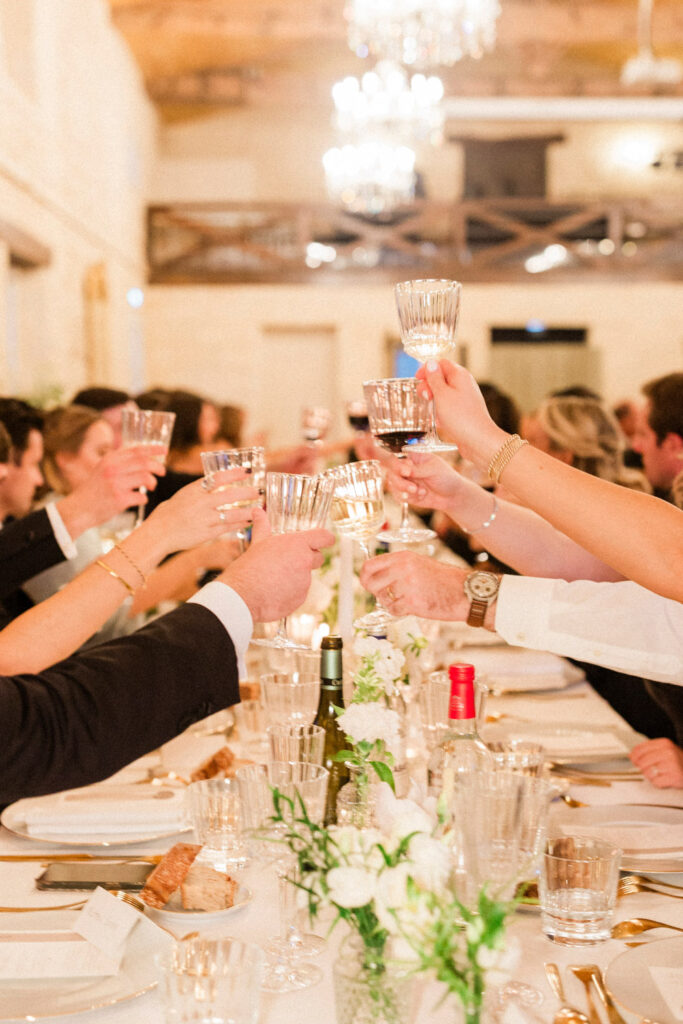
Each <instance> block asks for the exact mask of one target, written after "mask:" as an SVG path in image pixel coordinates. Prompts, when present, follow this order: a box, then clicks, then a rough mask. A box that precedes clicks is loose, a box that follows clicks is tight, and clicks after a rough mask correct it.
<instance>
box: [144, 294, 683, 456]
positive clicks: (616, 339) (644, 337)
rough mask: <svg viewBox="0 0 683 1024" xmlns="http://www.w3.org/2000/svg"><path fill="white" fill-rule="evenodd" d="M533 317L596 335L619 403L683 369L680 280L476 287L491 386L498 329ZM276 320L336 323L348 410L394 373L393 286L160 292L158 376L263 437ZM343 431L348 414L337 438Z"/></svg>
mask: <svg viewBox="0 0 683 1024" xmlns="http://www.w3.org/2000/svg"><path fill="white" fill-rule="evenodd" d="M531 317H539V318H541V319H543V320H545V321H546V322H547V324H548V325H550V326H563V327H572V326H581V327H583V326H585V327H587V328H588V331H589V343H590V345H591V346H593V347H595V348H597V349H598V351H599V352H600V354H601V363H602V367H603V379H602V380H601V381H596V382H595V383H596V386H597V387H599V388H600V389H602V391H603V393H604V394H605V396H606V397H607V398H608V399H610V400H616V399H619V398H622V397H624V396H626V395H637V394H638V391H639V388H640V385H641V384H642V383H643V382H644V381H646V380H649V379H650V378H652V377H655V376H657V375H659V374H664V373H669V372H671V371H672V370H679V369H680V368H681V366H683V291H682V290H681V288H680V287H679V286H677V285H673V284H645V283H644V284H638V285H631V286H629V287H623V286H619V285H614V284H612V285H605V284H599V285H591V286H588V285H585V284H584V285H564V286H558V285H555V286H553V287H546V286H535V285H530V286H528V287H526V288H524V287H521V288H520V287H516V286H510V285H502V286H501V285H474V284H468V285H467V286H466V287H465V288H464V291H463V308H462V317H461V321H460V329H459V336H460V339H461V340H462V341H463V342H466V343H467V345H468V349H469V355H470V367H471V369H472V371H473V372H474V373H475V375H477V376H478V377H480V378H482V379H483V378H485V377H486V376H487V375H488V372H489V356H490V349H489V344H488V338H489V329H490V328H491V327H492V326H501V325H514V324H517V325H520V326H522V325H524V324H525V323H526V322H527V320H529V319H530V318H531ZM274 325H275V326H278V327H283V326H288V327H292V328H296V327H301V328H306V327H310V326H316V327H321V326H324V327H332V328H333V330H334V333H335V338H336V344H337V352H336V364H337V367H338V371H337V372H338V378H337V395H336V398H337V400H338V405H339V406H340V407H341V403H342V402H343V401H344V400H347V399H350V398H355V397H358V396H359V395H360V392H361V383H362V381H363V380H367V379H371V378H374V377H380V376H386V375H387V373H388V372H389V367H388V365H387V363H386V358H385V347H384V346H385V338H386V336H387V334H394V335H395V334H396V333H397V322H396V314H395V309H394V305H393V296H392V290H391V287H389V286H386V285H382V286H367V287H363V286H355V287H353V288H344V287H334V288H332V287H323V286H297V287H284V286H266V285H262V286H244V287H235V286H225V287H222V286H207V287H204V286H193V287H189V286H188V287H181V286H175V287H162V286H155V287H153V288H150V289H149V293H148V301H147V303H146V307H145V326H146V336H147V357H148V363H147V376H148V381H149V383H150V384H151V385H154V384H168V385H172V386H178V387H188V388H192V389H194V390H197V391H200V392H202V393H204V394H207V395H209V396H210V397H213V398H214V399H216V400H217V401H221V402H230V403H235V404H239V405H243V406H245V407H246V408H247V410H248V413H249V430H251V431H255V430H258V429H259V428H260V426H261V425H262V423H263V417H262V415H261V411H262V409H263V408H264V405H265V403H267V401H268V395H266V394H264V393H263V390H262V387H261V377H262V374H261V371H260V368H261V367H262V366H263V364H264V360H265V359H266V358H267V344H266V341H265V339H264V332H265V329H266V328H268V327H272V326H274ZM540 358H542V356H541V354H540V349H539V359H540ZM566 383H574V382H573V381H567V382H566ZM282 387H283V388H289V389H291V392H292V416H293V417H295V416H297V415H298V409H299V405H300V404H301V396H300V395H299V393H298V390H297V368H296V366H295V365H293V366H292V367H291V373H290V376H289V378H288V379H287V380H283V381H282ZM307 398H308V401H309V402H311V403H315V401H316V396H315V395H312V394H311V395H308V396H307ZM341 426H342V423H341V418H340V417H338V420H337V432H338V433H339V431H340V430H341ZM271 440H272V441H277V439H271Z"/></svg>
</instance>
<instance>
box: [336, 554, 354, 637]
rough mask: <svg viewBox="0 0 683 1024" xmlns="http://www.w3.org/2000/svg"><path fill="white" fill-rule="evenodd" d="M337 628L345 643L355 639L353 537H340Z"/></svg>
mask: <svg viewBox="0 0 683 1024" xmlns="http://www.w3.org/2000/svg"><path fill="white" fill-rule="evenodd" d="M337 630H338V632H339V635H340V636H341V637H342V639H343V641H344V643H345V644H350V643H351V641H352V639H353V539H352V538H351V537H343V536H342V537H340V539H339V603H338V608H337Z"/></svg>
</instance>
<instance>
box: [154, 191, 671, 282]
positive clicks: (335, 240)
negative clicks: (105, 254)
mask: <svg viewBox="0 0 683 1024" xmlns="http://www.w3.org/2000/svg"><path fill="white" fill-rule="evenodd" d="M147 250H148V261H149V277H150V281H151V282H153V283H166V284H187V283H207V282H215V283H231V284H237V283H250V282H253V283H257V282H260V283H266V282H270V283H300V282H313V281H325V282H330V281H339V282H344V281H352V280H354V279H358V280H360V279H362V280H363V281H365V282H366V283H367V282H369V281H384V280H391V281H395V280H397V279H399V278H401V277H450V278H458V279H460V280H466V281H525V282H528V281H531V280H541V281H547V280H550V279H562V280H574V279H577V278H581V277H583V278H587V277H595V276H596V275H600V276H612V277H626V278H633V279H638V278H649V279H652V280H681V279H683V201H674V200H667V201H666V202H664V201H662V202H661V203H659V204H658V203H656V202H653V201H645V200H629V199H622V200H595V201H590V202H581V201H578V200H577V201H576V202H572V201H563V202H548V201H547V200H544V199H539V200H532V199H523V200H522V199H497V200H464V201H462V202H458V203H452V204H449V203H438V202H431V201H429V200H423V201H420V202H416V203H415V205H414V206H411V207H410V208H409V209H406V210H403V211H401V212H399V213H397V214H395V215H394V216H393V217H392V218H387V219H386V220H385V221H379V222H378V221H376V220H369V219H366V218H363V217H357V216H353V215H352V214H349V213H345V212H343V211H341V210H339V209H338V208H336V207H334V206H332V205H323V204H320V205H314V204H304V203H300V204H296V203H227V202H226V203H184V204H183V203H176V204H170V205H165V206H161V205H159V206H151V207H150V208H149V210H148V233H147ZM539 256H542V258H541V259H540V260H539V259H538V257H539ZM534 257H536V259H535V261H534V259H533V258H534ZM530 259H531V263H530V262H529V260H530ZM543 267H547V269H539V268H543Z"/></svg>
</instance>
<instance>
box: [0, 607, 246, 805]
mask: <svg viewBox="0 0 683 1024" xmlns="http://www.w3.org/2000/svg"><path fill="white" fill-rule="evenodd" d="M238 701H239V682H238V671H237V658H236V655H235V649H234V646H233V643H232V641H231V639H230V636H229V634H228V633H227V631H226V630H225V628H224V626H223V625H222V623H221V622H220V620H219V619H218V618H217V617H216V616H215V615H214V614H213V612H211V611H209V610H208V609H207V608H204V607H203V606H202V605H198V604H186V605H183V606H182V607H180V608H178V609H176V610H175V611H172V612H169V613H168V614H167V615H164V616H162V617H161V618H159V619H156V620H155V621H154V622H151V623H150V624H149V625H147V626H145V627H144V628H143V629H141V630H138V632H137V633H133V634H131V635H130V636H127V637H120V638H118V639H116V640H111V641H110V642H109V643H105V644H101V645H99V646H98V647H93V648H90V649H88V650H84V651H79V652H78V653H76V654H74V655H72V656H71V657H70V658H67V659H66V660H65V661H62V662H60V663H59V664H57V665H55V666H53V667H52V668H50V669H47V670H46V671H44V672H41V673H39V674H37V675H21V676H0V804H6V803H10V802H12V801H14V800H17V799H19V798H21V797H26V796H38V795H40V794H43V793H52V792H55V791H57V790H61V789H71V788H73V787H74V786H83V785H87V784H89V783H91V782H96V781H98V780H100V779H105V778H108V776H110V775H112V774H113V773H114V772H115V771H117V770H118V769H119V768H122V767H123V766H124V765H126V764H129V763H130V762H131V761H133V760H135V758H137V757H141V756H142V755H143V754H145V753H147V752H148V751H150V750H153V749H154V748H155V747H158V746H159V745H160V744H162V743H165V742H167V741H168V740H169V739H171V738H172V737H173V736H176V735H177V734H178V733H180V732H182V731H183V730H184V729H187V728H188V726H190V725H192V723H193V722H196V721H198V720H199V719H201V718H205V717H206V716H207V715H211V714H213V713H214V712H215V711H219V710H221V709H222V708H225V707H227V706H228V705H230V704H235V703H237V702H238Z"/></svg>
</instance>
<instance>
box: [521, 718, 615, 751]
mask: <svg viewBox="0 0 683 1024" xmlns="http://www.w3.org/2000/svg"><path fill="white" fill-rule="evenodd" d="M515 739H519V740H528V741H530V742H532V743H542V744H543V746H544V747H545V749H546V750H547V752H548V754H549V755H550V756H551V757H553V756H554V757H559V756H565V755H568V754H585V753H586V752H588V753H589V754H593V753H595V754H626V753H628V747H627V746H626V745H625V744H624V743H622V741H621V740H620V739H619V737H618V736H615V734H614V733H613V732H592V731H591V730H589V729H562V728H557V729H553V730H550V729H548V728H547V727H546V728H540V729H538V728H534V727H531V728H529V727H527V729H526V730H525V729H523V728H520V729H518V728H517V727H516V726H515Z"/></svg>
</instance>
